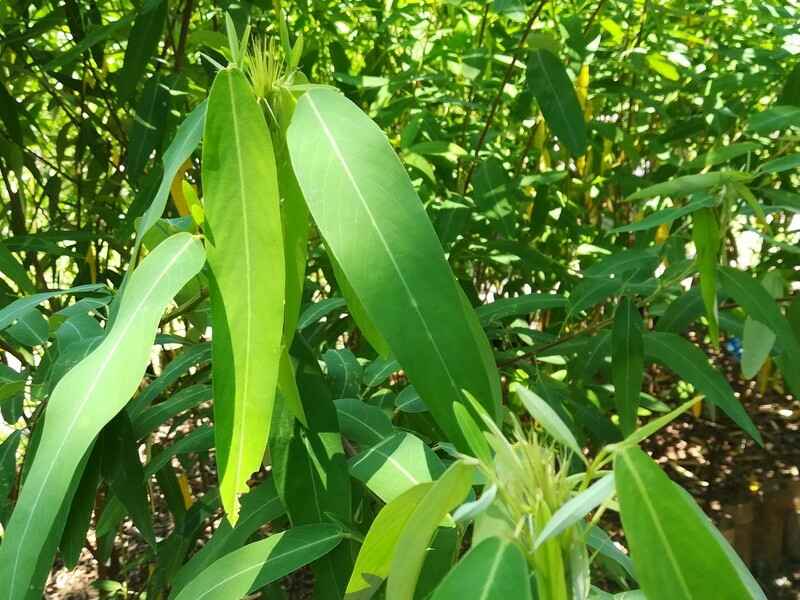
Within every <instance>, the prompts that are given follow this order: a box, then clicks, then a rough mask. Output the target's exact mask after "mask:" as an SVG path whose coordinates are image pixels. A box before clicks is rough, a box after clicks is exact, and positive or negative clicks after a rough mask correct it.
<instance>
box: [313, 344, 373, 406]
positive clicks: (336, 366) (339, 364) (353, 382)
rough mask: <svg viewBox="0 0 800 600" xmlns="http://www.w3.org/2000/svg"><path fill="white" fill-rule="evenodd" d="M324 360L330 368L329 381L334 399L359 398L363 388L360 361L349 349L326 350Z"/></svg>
mask: <svg viewBox="0 0 800 600" xmlns="http://www.w3.org/2000/svg"><path fill="white" fill-rule="evenodd" d="M322 360H324V361H325V365H326V366H327V367H328V381H330V384H331V391H332V392H333V397H334V398H352V397H354V396H358V392H359V390H360V388H361V372H362V371H363V369H362V367H361V365H360V364H359V362H358V359H357V358H356V357H355V355H354V354H353V353H352V352H351V351H350V350H349V349H347V348H342V349H341V350H326V351H325V353H324V354H323V355H322Z"/></svg>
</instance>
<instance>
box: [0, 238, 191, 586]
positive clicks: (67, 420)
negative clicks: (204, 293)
mask: <svg viewBox="0 0 800 600" xmlns="http://www.w3.org/2000/svg"><path fill="white" fill-rule="evenodd" d="M204 260H205V255H204V253H203V247H202V244H201V243H200V242H199V241H198V240H196V239H194V238H193V237H192V236H191V235H189V234H187V233H181V234H177V235H175V236H173V237H171V238H169V239H168V240H166V241H165V242H163V243H162V244H160V245H159V246H158V247H157V248H156V249H155V250H154V251H153V252H152V253H150V254H149V255H148V256H147V258H145V260H144V261H143V262H142V264H141V265H140V266H139V267H137V268H136V269H135V270H134V271H133V274H132V275H131V277H130V279H129V282H128V285H127V286H126V288H125V290H124V292H123V298H122V301H121V303H120V308H119V313H118V316H117V319H116V320H115V322H114V324H113V326H112V327H111V329H110V331H109V332H108V334H107V335H106V337H105V339H104V340H103V341H102V342H101V343H100V345H99V346H98V347H97V348H96V349H95V350H94V351H93V352H92V353H91V354H89V355H88V356H87V357H86V358H85V359H83V360H82V361H81V362H80V363H78V365H76V366H75V367H74V368H73V369H72V370H70V371H69V372H68V373H67V374H66V375H65V376H64V377H63V378H62V379H61V380H60V381H59V382H58V384H57V385H56V387H55V389H54V390H53V393H52V395H51V397H50V399H49V401H48V404H47V410H46V412H45V421H44V430H43V434H42V437H41V441H40V444H39V448H38V450H37V452H36V456H35V458H34V460H33V463H32V465H31V467H30V471H29V472H28V476H27V479H26V480H25V484H24V485H23V487H22V492H21V494H20V497H19V500H18V502H17V505H16V508H15V510H14V513H13V514H12V516H11V520H10V521H9V523H8V527H7V529H6V534H5V537H4V542H3V544H2V546H0V593H2V595H3V597H5V598H8V599H9V600H22V599H23V598H26V597H27V593H28V589H29V587H30V586H32V585H33V586H36V585H37V582H35V581H33V579H34V573H35V567H36V564H37V562H38V561H39V560H47V559H49V557H41V556H40V552H41V551H42V549H43V548H44V547H45V545H46V542H47V539H48V538H49V537H50V536H52V535H55V536H56V539H58V537H59V536H60V528H61V527H62V526H63V525H58V524H57V523H56V519H57V517H58V514H59V511H60V509H61V505H62V502H63V501H64V498H65V497H66V495H67V492H68V489H69V487H70V482H71V480H72V476H73V473H74V472H75V470H76V469H77V468H78V465H79V464H80V462H81V460H82V459H83V458H84V455H85V454H86V452H87V450H88V448H89V446H90V445H91V443H92V442H93V440H94V439H95V437H96V436H97V434H98V433H99V432H100V430H101V429H102V428H103V426H104V425H105V424H106V423H108V422H109V421H110V420H111V419H112V418H113V417H114V415H115V414H117V413H118V412H119V411H120V410H122V408H123V407H124V406H125V404H126V403H127V402H128V400H129V399H130V397H131V396H132V395H133V393H134V392H135V390H136V388H137V387H138V385H139V382H140V380H141V377H142V374H143V372H144V369H145V366H146V365H147V363H148V360H149V358H150V347H151V345H152V343H153V338H154V337H155V332H156V328H157V327H158V320H159V318H160V316H161V314H162V312H163V311H164V308H165V307H166V305H167V304H168V303H169V302H170V301H171V300H172V298H173V296H174V295H175V294H176V293H177V292H178V291H179V290H180V289H181V287H183V285H184V284H185V283H186V282H187V281H189V279H191V278H192V277H193V276H194V275H196V274H197V273H198V272H199V270H200V268H201V267H202V266H203V262H204Z"/></svg>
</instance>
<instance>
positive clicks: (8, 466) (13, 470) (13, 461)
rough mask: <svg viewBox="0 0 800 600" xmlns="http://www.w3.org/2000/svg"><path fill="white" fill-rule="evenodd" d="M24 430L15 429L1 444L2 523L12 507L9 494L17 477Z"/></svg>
mask: <svg viewBox="0 0 800 600" xmlns="http://www.w3.org/2000/svg"><path fill="white" fill-rule="evenodd" d="M21 438H22V431H20V430H17V431H13V432H12V433H11V435H9V436H8V437H7V438H6V439H5V440H3V443H2V444H0V523H2V524H3V525H5V523H6V519H7V517H8V512H9V509H10V505H11V502H10V499H9V495H10V494H11V490H12V489H13V488H14V481H15V480H16V477H17V448H18V447H19V441H20V439H21Z"/></svg>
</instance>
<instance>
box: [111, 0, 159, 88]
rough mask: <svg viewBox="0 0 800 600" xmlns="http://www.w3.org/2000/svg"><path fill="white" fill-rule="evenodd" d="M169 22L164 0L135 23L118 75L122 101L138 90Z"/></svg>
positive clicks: (139, 16)
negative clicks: (137, 85) (165, 25)
mask: <svg viewBox="0 0 800 600" xmlns="http://www.w3.org/2000/svg"><path fill="white" fill-rule="evenodd" d="M166 21H167V1H166V0H162V1H161V2H159V3H158V4H157V6H156V7H155V8H154V9H153V10H150V11H147V12H142V13H140V14H139V15H137V17H136V19H135V20H134V21H133V27H131V32H130V34H129V35H128V43H127V45H126V46H125V58H124V59H123V63H122V69H120V71H119V73H118V74H117V94H118V95H119V99H120V100H123V101H124V100H127V99H128V98H130V97H131V96H132V95H133V92H134V91H135V90H136V84H137V83H139V81H140V80H141V79H142V77H143V75H144V73H145V70H146V68H147V63H148V61H149V60H150V59H151V57H152V56H153V53H154V52H155V51H156V48H158V42H159V40H160V39H161V35H162V34H163V32H164V24H165V23H166Z"/></svg>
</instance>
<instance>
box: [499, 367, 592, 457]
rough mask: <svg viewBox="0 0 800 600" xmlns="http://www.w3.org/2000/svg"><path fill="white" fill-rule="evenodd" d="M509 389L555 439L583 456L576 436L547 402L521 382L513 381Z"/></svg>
mask: <svg viewBox="0 0 800 600" xmlns="http://www.w3.org/2000/svg"><path fill="white" fill-rule="evenodd" d="M509 390H510V391H511V392H512V393H514V394H516V395H517V397H518V398H519V399H520V400H521V401H522V404H523V405H524V406H525V409H526V410H527V411H528V412H529V413H530V415H531V416H532V417H533V418H534V419H536V420H537V421H539V423H541V424H542V427H544V429H545V431H546V432H547V433H548V434H550V435H551V436H552V437H553V439H555V440H556V441H558V442H560V443H561V444H563V445H564V446H566V447H567V448H569V449H570V450H572V451H573V452H574V453H575V454H576V455H577V456H583V455H582V453H581V447H580V446H579V445H578V442H577V440H575V436H574V435H572V432H571V431H570V430H569V427H567V425H566V424H565V423H564V421H562V420H561V417H559V416H558V413H556V411H554V410H553V409H552V408H551V407H550V405H549V404H548V403H547V402H545V401H544V400H542V398H540V397H539V396H538V395H537V394H535V393H534V392H532V391H531V390H529V389H528V388H526V387H525V386H523V385H521V384H519V383H512V384H511V385H510V386H509Z"/></svg>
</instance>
